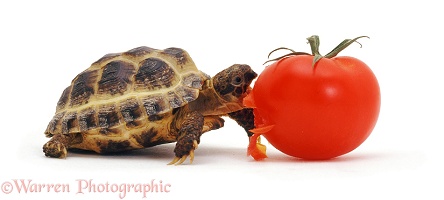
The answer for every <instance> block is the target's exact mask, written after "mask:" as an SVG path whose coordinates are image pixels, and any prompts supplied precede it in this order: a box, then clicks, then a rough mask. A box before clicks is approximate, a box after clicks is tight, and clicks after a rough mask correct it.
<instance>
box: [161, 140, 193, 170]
mask: <svg viewBox="0 0 444 200" xmlns="http://www.w3.org/2000/svg"><path fill="white" fill-rule="evenodd" d="M197 146H198V144H197V141H196V140H194V141H193V149H191V150H190V152H189V154H188V155H183V156H182V157H180V158H179V157H177V156H176V157H174V159H173V160H172V161H171V162H169V163H168V165H180V164H182V163H184V162H185V160H186V159H187V157H188V156H190V164H192V163H193V161H194V150H195V149H197Z"/></svg>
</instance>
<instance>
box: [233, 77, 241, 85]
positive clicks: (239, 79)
mask: <svg viewBox="0 0 444 200" xmlns="http://www.w3.org/2000/svg"><path fill="white" fill-rule="evenodd" d="M242 81H243V80H242V77H240V76H235V77H234V78H233V80H232V83H233V85H236V86H238V85H240V84H241V83H242Z"/></svg>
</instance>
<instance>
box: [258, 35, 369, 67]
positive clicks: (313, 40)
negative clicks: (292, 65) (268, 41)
mask: <svg viewBox="0 0 444 200" xmlns="http://www.w3.org/2000/svg"><path fill="white" fill-rule="evenodd" d="M364 37H365V38H369V37H368V36H359V37H356V38H354V39H345V40H344V41H342V42H341V43H340V44H339V45H338V46H336V47H335V48H334V49H333V50H331V51H330V52H329V53H328V54H326V55H325V56H322V55H321V54H320V53H319V45H320V41H319V36H317V35H313V36H311V37H309V38H307V40H308V43H309V44H310V47H311V54H309V53H305V52H297V51H294V50H293V49H289V48H286V47H280V48H277V49H275V50H273V51H271V52H270V53H269V54H268V59H270V55H271V54H273V53H274V52H276V51H278V50H289V51H291V53H288V54H285V55H283V56H280V57H278V58H274V59H270V60H267V61H266V62H265V63H264V65H265V64H266V63H268V62H272V61H278V60H280V59H282V58H286V57H290V56H298V55H312V56H314V58H313V64H312V67H315V65H316V63H318V62H319V60H321V59H322V58H333V57H335V56H337V55H338V54H339V52H341V51H342V50H344V49H345V48H347V47H348V46H350V45H351V44H352V43H354V42H356V43H358V44H359V45H360V46H361V47H362V45H361V43H359V42H358V41H357V40H358V39H360V38H364Z"/></svg>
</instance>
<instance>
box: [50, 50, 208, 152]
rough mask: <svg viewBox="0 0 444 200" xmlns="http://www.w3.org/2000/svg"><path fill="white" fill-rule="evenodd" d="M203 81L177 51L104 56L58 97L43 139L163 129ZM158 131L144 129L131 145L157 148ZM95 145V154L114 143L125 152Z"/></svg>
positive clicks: (103, 143)
mask: <svg viewBox="0 0 444 200" xmlns="http://www.w3.org/2000/svg"><path fill="white" fill-rule="evenodd" d="M207 78H208V77H206V76H204V75H203V74H202V73H201V72H200V71H198V70H197V68H196V66H195V65H194V62H193V61H192V60H191V58H190V57H189V55H188V53H187V52H185V51H184V50H182V49H179V48H168V49H165V50H158V49H153V48H150V47H138V48H134V49H131V50H129V51H127V52H123V53H113V54H106V55H105V56H103V57H102V58H100V59H99V60H97V61H96V62H94V63H93V64H92V65H91V67H90V68H88V69H86V70H85V71H83V72H82V73H80V74H79V75H77V76H76V77H75V78H74V79H73V80H72V82H71V85H70V86H68V87H67V88H66V89H65V90H64V91H63V93H62V95H61V97H60V99H59V101H58V103H57V109H56V113H55V115H54V117H53V119H52V120H51V121H50V122H49V124H48V127H47V129H46V131H45V134H46V135H47V136H48V137H52V136H53V135H54V134H77V133H84V134H87V135H103V134H105V135H108V136H109V135H110V134H116V136H122V134H124V132H128V131H129V132H131V131H133V130H138V131H139V129H140V130H142V128H141V127H146V126H147V124H148V123H163V121H162V119H164V118H165V117H168V116H169V115H172V110H173V109H174V108H177V107H181V106H184V105H185V104H187V103H188V102H191V101H194V100H195V99H196V98H197V97H198V95H199V90H200V89H201V87H202V84H203V82H204V81H205V79H207ZM154 127H156V126H154ZM158 131H159V130H156V128H152V129H148V130H145V132H146V133H145V134H142V133H140V134H137V135H138V136H137V137H138V138H134V137H135V136H133V139H134V140H137V141H138V143H141V145H140V146H146V145H148V146H150V145H152V144H153V142H156V141H157V140H159V141H157V142H162V141H161V140H162V138H157V136H156V134H157V132H158ZM91 137H92V136H91ZM94 137H96V136H94ZM97 137H98V136H97ZM100 142H101V143H100V144H97V146H98V148H99V149H97V150H96V151H105V152H108V151H110V152H112V151H113V148H112V147H113V145H114V143H115V145H114V146H116V148H121V147H122V148H124V146H126V144H123V143H118V142H117V140H116V141H108V142H107V141H103V140H100ZM113 142H114V143H113ZM105 143H106V144H105ZM111 143H112V144H111ZM110 144H111V145H110ZM122 145H123V146H122ZM101 147H102V149H100V148H101ZM105 147H106V148H108V149H103V148H105Z"/></svg>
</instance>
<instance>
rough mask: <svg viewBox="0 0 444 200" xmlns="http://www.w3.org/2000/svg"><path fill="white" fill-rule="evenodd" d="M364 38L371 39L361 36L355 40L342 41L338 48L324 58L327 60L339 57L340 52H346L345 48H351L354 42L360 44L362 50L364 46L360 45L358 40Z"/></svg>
mask: <svg viewBox="0 0 444 200" xmlns="http://www.w3.org/2000/svg"><path fill="white" fill-rule="evenodd" d="M364 37H365V38H369V39H370V37H368V36H359V37H356V38H354V39H345V40H344V41H342V42H341V43H340V44H339V45H338V46H336V47H335V48H334V49H333V50H331V51H330V52H329V53H328V54H327V55H325V56H324V57H325V58H333V57H335V56H337V55H338V53H339V52H341V51H342V50H344V49H345V48H347V47H348V46H350V45H351V44H352V43H353V42H356V43H358V44H359V45H360V46H361V48H362V44H361V43H359V42H358V41H357V40H358V39H360V38H364Z"/></svg>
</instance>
